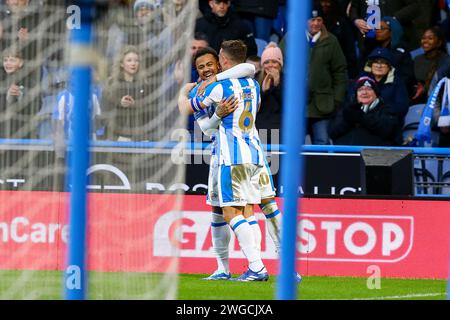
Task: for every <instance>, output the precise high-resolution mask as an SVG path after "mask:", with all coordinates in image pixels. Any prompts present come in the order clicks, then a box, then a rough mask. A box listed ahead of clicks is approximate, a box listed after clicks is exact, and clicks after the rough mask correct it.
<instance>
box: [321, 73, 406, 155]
mask: <svg viewBox="0 0 450 320" xmlns="http://www.w3.org/2000/svg"><path fill="white" fill-rule="evenodd" d="M355 90H356V91H355V95H356V97H355V99H352V100H349V101H347V103H346V104H345V105H344V107H343V108H342V109H341V110H339V111H338V113H337V114H336V116H335V117H334V118H333V119H332V120H331V121H330V126H329V128H328V129H329V134H330V138H331V139H332V140H333V143H334V144H336V145H356V146H394V145H400V144H401V142H402V141H401V131H400V130H401V129H400V128H401V126H400V124H399V120H398V118H397V117H396V115H395V114H393V113H391V112H390V111H389V109H388V108H386V106H385V104H384V101H383V99H382V98H381V97H380V89H379V87H378V85H377V83H376V81H374V80H373V79H372V78H370V77H367V76H363V77H361V78H359V79H358V80H357V81H356V84H355Z"/></svg>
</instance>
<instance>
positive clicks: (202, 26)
mask: <svg viewBox="0 0 450 320" xmlns="http://www.w3.org/2000/svg"><path fill="white" fill-rule="evenodd" d="M195 32H202V33H204V34H206V35H207V36H208V43H209V45H210V46H211V47H212V48H213V49H215V50H216V51H217V52H219V50H220V45H221V44H222V42H223V41H225V40H242V41H244V43H245V44H246V45H247V56H253V55H257V53H258V49H257V46H256V42H255V37H254V35H253V29H252V26H251V25H250V23H249V22H247V21H245V20H241V19H240V18H239V16H237V14H235V13H234V12H232V11H228V12H227V14H226V15H225V16H224V17H218V16H216V15H215V14H213V13H207V14H206V15H205V16H204V17H202V18H200V19H198V20H197V22H196V25H195Z"/></svg>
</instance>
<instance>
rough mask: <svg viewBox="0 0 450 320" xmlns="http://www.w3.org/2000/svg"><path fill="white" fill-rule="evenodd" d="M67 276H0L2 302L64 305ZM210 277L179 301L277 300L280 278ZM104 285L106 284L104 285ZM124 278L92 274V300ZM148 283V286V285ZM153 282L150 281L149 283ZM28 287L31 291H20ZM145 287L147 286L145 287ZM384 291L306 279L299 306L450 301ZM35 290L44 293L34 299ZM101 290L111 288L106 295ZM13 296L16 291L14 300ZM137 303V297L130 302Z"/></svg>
mask: <svg viewBox="0 0 450 320" xmlns="http://www.w3.org/2000/svg"><path fill="white" fill-rule="evenodd" d="M62 276H63V275H62V272H57V271H37V272H31V273H30V274H29V277H28V275H27V272H18V271H0V297H2V298H3V299H4V298H5V297H8V298H11V299H34V298H38V299H61V298H62V289H61V288H62ZM206 276H207V275H198V274H196V275H190V274H181V275H180V276H179V281H178V299H179V300H272V299H275V297H276V285H277V284H276V277H274V276H272V277H270V279H269V281H267V282H248V283H240V282H234V281H205V280H202V278H203V277H206ZM100 279H101V280H100ZM123 279H124V274H121V273H103V274H102V276H101V277H96V276H95V273H94V274H93V277H92V279H91V280H92V281H90V287H89V290H90V293H89V297H90V298H92V299H117V296H115V294H116V293H117V292H121V289H122V287H121V286H123V285H124V281H123ZM126 279H127V281H126V282H127V285H128V286H129V285H130V282H134V283H131V285H132V287H133V289H134V290H135V291H136V292H145V290H146V288H147V287H148V286H149V285H151V283H152V282H154V284H157V283H158V280H159V276H158V275H155V274H145V273H137V274H127V276H126ZM144 279H145V281H144ZM149 279H150V280H149ZM19 282H21V283H24V284H26V286H21V285H18V283H19ZM144 283H145V285H144ZM380 284H381V288H380V289H372V290H370V289H368V288H367V279H366V278H344V277H312V276H307V277H304V278H303V281H302V283H301V284H300V285H299V286H298V298H299V299H300V300H315V299H319V300H329V299H342V300H351V299H371V300H372V299H373V300H378V299H380V300H400V299H402V300H443V299H446V288H447V281H445V280H416V279H381V283H380ZM35 288H42V290H39V291H40V293H39V295H38V296H34V294H33V293H32V292H35V291H36V290H34V289H35ZM100 288H107V290H103V289H100ZM11 290H13V291H14V293H13V296H12V297H11V292H12V291H11ZM130 298H131V299H133V297H130Z"/></svg>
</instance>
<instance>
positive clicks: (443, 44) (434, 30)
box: [422, 26, 448, 53]
mask: <svg viewBox="0 0 450 320" xmlns="http://www.w3.org/2000/svg"><path fill="white" fill-rule="evenodd" d="M428 31H431V32H432V33H433V34H434V35H435V36H436V38H438V40H439V41H440V42H441V45H440V46H439V48H437V50H438V51H441V52H443V53H448V49H447V40H446V38H445V34H444V32H443V31H442V30H441V28H439V27H436V26H435V27H431V28H428V29H426V30H425V31H424V32H423V34H422V35H424V34H425V33H426V32H428Z"/></svg>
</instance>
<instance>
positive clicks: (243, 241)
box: [230, 215, 265, 272]
mask: <svg viewBox="0 0 450 320" xmlns="http://www.w3.org/2000/svg"><path fill="white" fill-rule="evenodd" d="M230 226H231V229H232V230H233V232H234V234H235V235H236V238H237V239H238V241H239V245H240V246H241V250H242V252H243V253H244V255H245V257H246V258H247V260H248V264H249V268H250V269H251V270H252V271H255V272H258V271H260V270H265V267H264V264H263V262H262V260H261V254H260V252H259V251H258V250H256V247H255V237H254V233H253V230H252V227H251V226H250V225H249V224H248V222H247V220H246V219H245V218H244V216H242V215H238V216H236V217H234V218H233V219H231V221H230Z"/></svg>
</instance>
